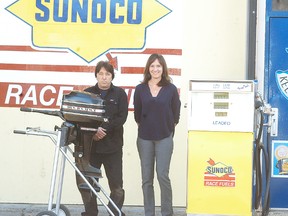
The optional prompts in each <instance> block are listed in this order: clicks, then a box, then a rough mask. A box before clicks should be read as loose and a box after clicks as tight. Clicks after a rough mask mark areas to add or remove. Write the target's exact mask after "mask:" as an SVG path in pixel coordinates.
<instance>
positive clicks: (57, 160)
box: [14, 92, 121, 216]
mask: <svg viewBox="0 0 288 216" xmlns="http://www.w3.org/2000/svg"><path fill="white" fill-rule="evenodd" d="M70 94H74V96H73V100H74V98H75V94H76V95H77V97H78V96H79V95H80V97H81V96H84V98H85V97H86V99H87V98H89V100H88V103H91V100H90V97H92V99H93V98H94V99H95V97H96V98H97V96H95V95H89V94H87V93H83V92H72V93H70ZM70 96H71V95H70ZM81 100H82V99H80V102H79V97H78V98H77V99H76V103H75V101H71V97H69V98H68V97H67V98H65V96H63V99H62V106H61V110H59V111H58V110H56V111H55V110H43V109H35V108H20V110H21V111H24V112H37V113H41V114H46V115H52V116H58V117H60V118H61V119H62V120H63V121H64V122H63V123H62V125H61V127H58V126H55V128H54V130H53V131H47V130H42V129H40V128H31V127H27V128H26V129H25V130H14V133H15V134H25V135H33V136H44V137H48V138H50V139H51V140H52V142H53V143H54V144H55V151H54V160H53V168H52V178H51V186H50V192H49V201H48V209H47V211H42V212H40V213H38V214H37V216H45V215H47V216H55V215H57V216H70V215H71V214H70V212H69V210H68V208H67V207H66V206H65V205H63V204H61V195H62V186H63V179H64V170H65V166H66V161H68V163H69V164H70V165H71V166H72V167H73V169H74V170H75V171H76V172H77V174H78V175H79V176H80V177H81V178H82V179H83V181H84V182H85V183H82V184H81V185H78V187H79V188H82V189H87V190H90V191H91V192H92V193H94V194H95V196H96V197H97V199H98V200H99V201H100V202H101V203H102V204H103V206H104V207H105V208H106V209H107V211H108V213H109V214H110V215H112V216H115V214H113V212H112V210H111V209H110V208H109V207H108V205H107V204H106V202H110V203H111V204H112V206H113V207H114V208H115V209H116V211H117V212H118V213H119V215H121V210H120V209H119V208H118V207H117V206H116V204H115V203H114V202H113V200H111V198H110V197H109V195H108V194H107V193H106V192H105V190H104V188H103V187H102V186H101V185H100V183H99V181H98V179H99V178H102V174H101V170H100V169H97V168H95V167H93V166H91V165H90V163H89V160H87V158H88V157H87V156H86V155H84V151H83V146H82V147H81V146H80V148H79V146H78V147H77V148H76V147H75V148H74V149H77V150H74V151H73V150H72V148H71V147H70V144H75V143H76V137H77V133H79V131H82V130H85V131H87V130H88V131H92V132H93V131H95V132H96V131H97V129H96V128H90V127H83V126H81V125H85V124H82V123H86V122H87V121H89V123H93V121H108V119H107V118H106V117H104V116H101V115H99V114H96V115H94V114H95V113H94V114H92V115H91V113H89V110H93V109H91V108H90V109H85V110H86V111H85V112H86V114H85V113H84V114H83V109H75V107H74V108H72V109H71V107H70V108H69V109H65V103H66V102H67V103H69V104H70V105H69V106H71V103H73V105H72V106H76V107H78V108H79V106H82V107H83V104H84V105H85V106H86V107H87V104H85V103H83V101H81ZM97 100H98V102H99V99H98V98H97ZM85 102H87V100H86V101H85ZM63 107H64V108H63ZM75 110H76V111H75ZM79 110H80V111H79ZM81 110H82V111H81ZM87 110H88V111H87ZM98 111H99V109H98ZM98 111H97V112H98ZM81 112H82V113H81ZM94 112H95V109H94ZM101 112H102V111H101ZM67 119H68V120H67ZM69 120H71V122H72V123H71V122H69ZM77 121H79V122H77ZM79 149H80V150H79ZM72 158H73V159H72ZM75 158H76V161H80V162H81V163H77V162H75ZM91 182H92V183H91ZM56 186H58V188H57V189H56Z"/></svg>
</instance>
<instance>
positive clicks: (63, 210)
mask: <svg viewBox="0 0 288 216" xmlns="http://www.w3.org/2000/svg"><path fill="white" fill-rule="evenodd" d="M52 211H53V212H54V213H55V212H56V204H53V205H52ZM58 216H71V214H70V211H69V209H68V208H67V207H66V206H65V205H63V204H60V208H59V215H58Z"/></svg>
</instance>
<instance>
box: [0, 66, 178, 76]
mask: <svg viewBox="0 0 288 216" xmlns="http://www.w3.org/2000/svg"><path fill="white" fill-rule="evenodd" d="M0 70H20V71H21V70H23V71H58V72H94V70H95V66H85V65H80V66H74V65H37V64H4V63H2V64H1V63H0ZM143 72H144V67H121V73H122V74H143ZM168 73H169V74H170V75H178V76H180V75H181V69H177V68H170V69H168Z"/></svg>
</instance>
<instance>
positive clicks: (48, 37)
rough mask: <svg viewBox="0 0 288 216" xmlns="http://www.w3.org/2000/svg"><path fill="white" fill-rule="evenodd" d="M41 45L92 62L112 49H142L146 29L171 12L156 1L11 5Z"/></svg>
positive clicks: (43, 0) (21, 0)
mask: <svg viewBox="0 0 288 216" xmlns="http://www.w3.org/2000/svg"><path fill="white" fill-rule="evenodd" d="M7 10H8V11H10V12H11V13H12V14H14V15H15V16H17V17H19V18H20V19H21V20H23V21H24V22H26V23H28V24H29V25H31V27H32V42H33V44H34V45H35V46H37V47H41V48H64V49H70V50H71V51H73V52H74V53H76V54H77V55H79V56H80V57H82V58H83V59H84V60H86V61H87V62H91V61H92V60H94V59H95V58H97V57H98V56H100V55H102V54H103V53H105V52H107V51H108V50H110V49H141V48H143V47H144V45H145V39H146V38H145V37H146V29H147V27H149V26H150V25H152V24H153V23H155V22H157V21H158V20H160V19H161V18H162V17H164V16H165V15H167V14H169V13H170V12H171V10H170V9H168V8H167V7H165V6H164V5H162V4H161V3H159V2H158V1H155V0H145V1H144V0H110V1H109V0H34V1H31V0H18V1H16V2H14V3H13V4H12V5H10V6H9V7H7Z"/></svg>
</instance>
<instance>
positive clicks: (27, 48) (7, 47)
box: [0, 45, 66, 52]
mask: <svg viewBox="0 0 288 216" xmlns="http://www.w3.org/2000/svg"><path fill="white" fill-rule="evenodd" d="M0 51H22V52H25V51H27V52H66V51H55V50H53V51H49V49H48V50H37V49H34V48H32V47H31V46H14V45H0Z"/></svg>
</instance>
